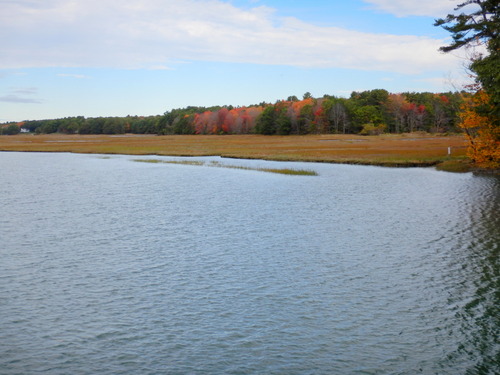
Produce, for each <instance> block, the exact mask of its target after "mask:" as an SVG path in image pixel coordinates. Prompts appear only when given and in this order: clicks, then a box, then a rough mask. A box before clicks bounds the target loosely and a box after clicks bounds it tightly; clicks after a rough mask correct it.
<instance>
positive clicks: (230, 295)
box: [0, 153, 500, 375]
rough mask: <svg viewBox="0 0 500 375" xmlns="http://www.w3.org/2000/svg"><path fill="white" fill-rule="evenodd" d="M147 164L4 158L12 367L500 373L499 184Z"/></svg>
mask: <svg viewBox="0 0 500 375" xmlns="http://www.w3.org/2000/svg"><path fill="white" fill-rule="evenodd" d="M136 158H137V157H130V156H112V157H102V156H96V155H74V154H35V153H0V209H1V211H0V259H1V261H0V373H1V374H2V375H4V374H40V373H46V374H51V375H52V374H418V373H422V374H454V375H455V374H498V373H500V365H499V355H500V344H499V341H498V335H499V327H500V317H499V311H498V306H499V305H500V304H499V302H500V285H499V283H500V275H499V272H500V267H499V242H500V241H499V240H500V215H499V212H500V210H499V208H500V194H499V191H500V183H499V182H500V181H499V179H498V178H495V177H492V176H474V175H472V174H451V173H445V172H438V171H435V170H433V169H419V168H417V169H388V168H377V167H362V166H343V165H328V164H304V163H276V162H263V161H245V160H224V159H218V158H208V159H197V160H217V161H219V162H221V163H226V164H232V165H235V164H237V165H245V166H251V167H269V166H271V167H275V166H278V167H281V166H287V167H289V166H292V167H295V168H306V169H313V170H315V171H317V172H318V173H319V176H286V175H279V174H271V173H264V172H258V171H249V170H236V169H226V168H214V167H203V166H202V167H200V166H189V165H172V164H159V163H157V164H151V163H138V162H135V161H133V159H136ZM142 158H147V157H142ZM161 159H163V160H171V159H172V158H161ZM174 159H175V160H181V159H180V158H174Z"/></svg>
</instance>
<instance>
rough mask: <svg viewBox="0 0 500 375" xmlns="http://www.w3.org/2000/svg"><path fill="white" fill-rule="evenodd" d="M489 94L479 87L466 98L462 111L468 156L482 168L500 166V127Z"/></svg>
mask: <svg viewBox="0 0 500 375" xmlns="http://www.w3.org/2000/svg"><path fill="white" fill-rule="evenodd" d="M490 103H491V101H490V98H489V95H488V94H487V93H486V92H485V91H484V90H481V89H479V90H478V91H476V92H475V93H474V94H473V95H472V96H471V97H469V98H466V100H465V101H464V103H463V104H462V112H461V113H460V118H461V124H460V125H461V127H462V128H463V129H464V132H465V135H466V137H467V140H468V141H469V147H468V152H467V154H468V156H469V157H470V158H471V159H472V161H473V162H474V164H476V165H477V166H478V167H480V168H487V169H499V168H500V128H499V127H498V126H496V125H495V124H494V121H493V119H492V118H491V116H490V115H489V113H491V108H489V107H490V106H491V104H490Z"/></svg>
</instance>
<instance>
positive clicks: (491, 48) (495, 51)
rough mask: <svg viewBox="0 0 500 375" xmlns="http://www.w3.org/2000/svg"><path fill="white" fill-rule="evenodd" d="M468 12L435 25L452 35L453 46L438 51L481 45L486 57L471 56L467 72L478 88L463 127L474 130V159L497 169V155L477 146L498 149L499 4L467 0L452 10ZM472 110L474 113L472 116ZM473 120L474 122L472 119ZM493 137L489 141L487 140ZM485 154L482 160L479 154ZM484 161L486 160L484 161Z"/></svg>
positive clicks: (499, 92)
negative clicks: (465, 10)
mask: <svg viewBox="0 0 500 375" xmlns="http://www.w3.org/2000/svg"><path fill="white" fill-rule="evenodd" d="M464 9H469V10H470V11H469V13H465V12H462V13H460V14H458V15H456V14H448V16H446V18H444V19H438V20H436V22H435V25H436V26H441V27H443V28H444V29H445V30H447V31H449V32H450V33H451V35H452V39H453V41H452V43H451V44H450V45H448V46H443V47H441V51H443V52H449V51H453V50H456V49H458V48H461V47H468V46H475V45H478V44H479V45H483V46H484V47H486V50H487V52H488V53H487V55H485V56H484V55H482V54H476V55H474V56H473V57H472V59H471V63H470V69H471V70H472V72H474V73H475V75H476V82H477V84H478V85H480V86H479V87H478V89H477V92H476V94H475V95H474V99H473V101H472V102H471V103H469V106H468V107H466V108H465V109H464V111H465V113H464V114H463V115H462V121H463V122H462V126H463V127H464V129H469V127H470V126H471V125H470V124H471V123H473V124H474V126H473V128H475V129H477V130H476V131H474V132H471V133H469V134H468V138H469V140H470V148H471V150H472V151H471V153H472V154H473V155H475V156H474V157H473V160H474V161H476V162H478V160H482V161H481V163H480V164H481V165H482V166H483V167H492V168H497V167H498V165H499V159H498V153H490V152H488V151H487V150H489V148H486V149H484V148H483V147H479V148H478V147H475V145H477V144H482V145H483V144H491V146H492V147H494V148H498V147H499V146H500V133H499V131H498V128H499V127H500V35H499V33H500V3H499V2H498V0H467V1H465V2H463V3H461V4H459V5H457V7H456V8H455V10H456V11H462V10H464ZM471 111H473V112H475V114H474V116H472V114H471ZM473 117H474V119H472V118H473ZM490 137H492V138H490ZM481 152H485V155H482V157H479V156H478V153H479V154H480V153H481ZM483 159H485V160H483Z"/></svg>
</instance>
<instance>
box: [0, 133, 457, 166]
mask: <svg viewBox="0 0 500 375" xmlns="http://www.w3.org/2000/svg"><path fill="white" fill-rule="evenodd" d="M449 147H450V148H451V155H450V156H449V155H448V148H449ZM0 151H38V152H75V153H95V154H129V155H169V156H213V155H217V156H223V157H229V158H244V159H264V160H280V161H314V162H327V163H348V164H364V165H380V166H392V167H416V166H431V165H438V164H441V163H443V162H444V161H446V162H447V163H448V164H449V165H451V164H453V165H456V164H457V163H459V164H464V163H463V160H464V159H465V151H466V148H465V139H464V137H463V136H461V135H453V136H439V135H429V134H420V133H419V134H401V135H393V134H387V135H380V136H357V135H306V136H262V135H222V136H217V135H172V136H156V135H128V134H127V135H66V134H46V135H32V134H18V135H13V136H2V137H0ZM443 165H445V164H443Z"/></svg>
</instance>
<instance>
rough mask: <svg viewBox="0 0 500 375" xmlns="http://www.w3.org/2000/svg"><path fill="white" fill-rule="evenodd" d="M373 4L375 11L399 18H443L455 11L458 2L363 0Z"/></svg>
mask: <svg viewBox="0 0 500 375" xmlns="http://www.w3.org/2000/svg"><path fill="white" fill-rule="evenodd" d="M363 1H364V2H365V3H369V4H372V5H373V6H374V8H375V9H378V10H380V11H383V12H386V13H390V14H393V15H395V16H397V17H407V16H427V17H435V18H442V17H444V16H446V15H447V14H449V13H453V9H454V8H455V7H456V5H457V4H458V2H457V1H456V0H419V1H418V2H415V1H414V0H363Z"/></svg>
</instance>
